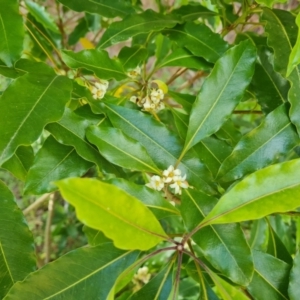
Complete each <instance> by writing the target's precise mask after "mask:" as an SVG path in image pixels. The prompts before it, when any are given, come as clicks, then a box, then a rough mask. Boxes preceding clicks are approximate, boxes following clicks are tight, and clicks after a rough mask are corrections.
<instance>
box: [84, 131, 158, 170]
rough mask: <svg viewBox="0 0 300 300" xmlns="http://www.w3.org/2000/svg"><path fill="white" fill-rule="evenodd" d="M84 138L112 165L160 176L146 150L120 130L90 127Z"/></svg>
mask: <svg viewBox="0 0 300 300" xmlns="http://www.w3.org/2000/svg"><path fill="white" fill-rule="evenodd" d="M86 136H87V138H88V140H89V141H90V142H91V143H93V144H94V145H96V146H97V148H98V149H99V151H100V153H101V154H102V155H103V156H104V157H105V158H106V159H107V160H108V161H110V162H112V163H113V164H116V165H118V166H120V167H123V168H126V169H130V170H136V171H141V172H152V173H157V174H160V170H159V169H158V168H157V167H156V165H155V164H154V162H153V161H152V159H151V158H150V156H149V155H148V153H147V151H146V149H145V148H144V147H143V146H141V145H140V144H139V143H138V142H137V141H136V140H134V139H132V138H130V137H128V136H127V135H125V134H124V133H123V132H122V131H121V130H120V129H116V128H113V127H97V126H90V127H89V128H88V129H87V131H86Z"/></svg>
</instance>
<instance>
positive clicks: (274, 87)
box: [252, 47, 289, 113]
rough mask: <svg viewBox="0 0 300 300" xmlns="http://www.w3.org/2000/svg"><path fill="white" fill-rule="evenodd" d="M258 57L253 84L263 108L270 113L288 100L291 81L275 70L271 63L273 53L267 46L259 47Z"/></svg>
mask: <svg viewBox="0 0 300 300" xmlns="http://www.w3.org/2000/svg"><path fill="white" fill-rule="evenodd" d="M258 57H259V63H257V64H256V66H255V72H254V75H253V79H252V85H253V88H254V93H255V95H256V97H257V100H258V103H259V104H260V106H261V108H262V110H263V111H264V112H265V113H269V112H271V111H272V110H274V109H275V108H276V107H278V106H279V105H281V104H283V103H284V102H285V101H286V100H287V94H288V90H289V83H288V81H287V80H285V79H284V78H283V77H282V76H281V75H280V74H279V73H277V72H275V70H274V69H273V65H272V63H271V60H272V55H271V53H270V52H269V51H268V50H267V49H266V48H265V47H262V48H260V49H259V51H258Z"/></svg>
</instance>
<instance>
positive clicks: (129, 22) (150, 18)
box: [98, 9, 179, 48]
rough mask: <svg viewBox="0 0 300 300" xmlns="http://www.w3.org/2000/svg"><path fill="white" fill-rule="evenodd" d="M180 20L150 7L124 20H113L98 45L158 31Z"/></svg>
mask: <svg viewBox="0 0 300 300" xmlns="http://www.w3.org/2000/svg"><path fill="white" fill-rule="evenodd" d="M178 22H179V20H178V18H177V17H173V16H171V15H162V14H159V13H157V12H154V11H153V10H150V9H148V10H146V11H144V12H142V13H141V14H132V15H129V16H126V17H125V18H124V19H123V20H122V21H119V22H113V23H112V24H111V25H110V26H109V27H108V28H107V30H106V31H105V32H104V34H103V36H102V38H101V40H100V42H99V44H98V47H99V48H107V47H108V46H110V45H113V44H116V43H119V42H122V41H126V40H128V39H129V38H132V37H134V36H136V35H140V34H142V33H150V32H157V31H160V30H162V29H164V28H170V27H174V26H175V25H176V23H178Z"/></svg>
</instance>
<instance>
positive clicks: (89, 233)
mask: <svg viewBox="0 0 300 300" xmlns="http://www.w3.org/2000/svg"><path fill="white" fill-rule="evenodd" d="M82 230H83V232H84V234H85V236H86V237H87V239H88V242H89V245H91V246H98V245H101V244H105V243H111V242H112V240H111V239H109V238H107V237H106V236H105V235H104V233H103V232H101V231H99V230H96V229H93V228H90V227H88V226H83V229H82Z"/></svg>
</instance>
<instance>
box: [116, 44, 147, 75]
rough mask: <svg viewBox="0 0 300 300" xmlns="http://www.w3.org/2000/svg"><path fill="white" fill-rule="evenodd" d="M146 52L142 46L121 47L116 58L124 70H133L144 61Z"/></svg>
mask: <svg viewBox="0 0 300 300" xmlns="http://www.w3.org/2000/svg"><path fill="white" fill-rule="evenodd" d="M147 55H148V51H147V49H146V48H145V47H143V46H139V45H136V46H133V47H131V48H130V47H123V48H122V49H121V51H120V53H119V55H118V58H119V60H120V62H121V64H122V66H123V68H124V69H126V70H128V69H134V68H136V67H137V66H138V65H139V64H140V63H141V62H143V61H145V60H146V58H147Z"/></svg>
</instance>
